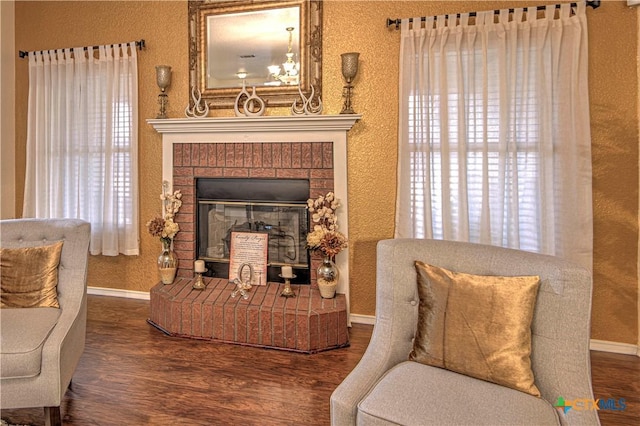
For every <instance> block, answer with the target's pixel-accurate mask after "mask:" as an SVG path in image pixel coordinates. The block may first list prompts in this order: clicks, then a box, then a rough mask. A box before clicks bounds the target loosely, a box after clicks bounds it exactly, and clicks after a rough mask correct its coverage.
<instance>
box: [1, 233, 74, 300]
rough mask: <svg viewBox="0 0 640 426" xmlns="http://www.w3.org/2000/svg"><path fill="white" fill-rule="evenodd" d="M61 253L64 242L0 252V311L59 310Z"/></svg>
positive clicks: (4, 249)
mask: <svg viewBox="0 0 640 426" xmlns="http://www.w3.org/2000/svg"><path fill="white" fill-rule="evenodd" d="M61 252H62V241H59V242H57V243H55V244H52V245H48V246H39V247H21V248H2V249H0V308H43V307H51V308H59V307H60V304H59V303H58V292H57V286H58V265H59V264H60V253H61Z"/></svg>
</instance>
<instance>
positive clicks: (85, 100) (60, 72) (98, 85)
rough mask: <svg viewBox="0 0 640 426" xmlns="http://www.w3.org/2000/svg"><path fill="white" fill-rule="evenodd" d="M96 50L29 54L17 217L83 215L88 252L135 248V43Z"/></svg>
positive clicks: (131, 252)
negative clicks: (21, 201)
mask: <svg viewBox="0 0 640 426" xmlns="http://www.w3.org/2000/svg"><path fill="white" fill-rule="evenodd" d="M97 50H98V51H97V52H95V53H94V49H93V48H91V47H90V48H88V50H87V51H86V52H85V51H84V50H83V48H74V49H64V50H62V49H60V50H56V51H48V52H30V53H29V111H28V130H27V167H26V177H25V194H24V207H23V216H24V217H38V218H54V217H57V218H79V219H84V220H86V221H88V222H90V223H91V243H90V247H89V250H90V252H91V254H103V255H108V256H116V255H118V254H126V255H136V254H138V251H139V243H138V70H137V56H136V46H135V42H132V43H128V44H121V45H115V46H99V47H98V48H97ZM96 58H97V59H96Z"/></svg>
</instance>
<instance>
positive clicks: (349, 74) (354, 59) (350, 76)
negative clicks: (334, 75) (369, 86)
mask: <svg viewBox="0 0 640 426" xmlns="http://www.w3.org/2000/svg"><path fill="white" fill-rule="evenodd" d="M340 56H341V57H342V76H343V77H344V79H345V80H346V82H347V85H346V86H344V87H343V91H342V96H343V97H344V105H343V106H342V111H340V114H355V112H354V111H353V108H352V107H351V90H352V89H353V85H352V84H351V82H352V81H353V80H354V79H355V78H356V75H357V74H358V57H359V56H360V53H358V52H349V53H343V54H342V55H340Z"/></svg>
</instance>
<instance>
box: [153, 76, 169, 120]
mask: <svg viewBox="0 0 640 426" xmlns="http://www.w3.org/2000/svg"><path fill="white" fill-rule="evenodd" d="M156 82H157V83H158V87H159V88H160V94H159V95H158V104H160V112H159V113H158V116H157V117H156V118H167V103H168V101H169V100H168V97H167V94H166V93H165V90H167V88H168V87H169V86H170V85H171V67H170V66H169V65H156Z"/></svg>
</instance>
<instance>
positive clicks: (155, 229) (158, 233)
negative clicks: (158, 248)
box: [146, 181, 182, 245]
mask: <svg viewBox="0 0 640 426" xmlns="http://www.w3.org/2000/svg"><path fill="white" fill-rule="evenodd" d="M168 187H169V183H168V182H166V181H165V182H163V183H162V194H160V200H162V204H163V207H164V216H163V217H155V218H153V219H151V220H150V221H149V222H147V225H146V226H147V229H148V230H149V234H151V235H152V236H154V237H160V241H161V242H162V243H163V245H167V244H171V242H172V241H173V238H174V237H175V236H176V234H177V233H178V231H180V227H179V226H178V224H177V223H175V222H174V221H173V218H174V217H175V215H176V213H178V210H180V206H182V193H181V192H180V190H179V189H178V190H176V191H174V192H173V193H168V190H167V189H168Z"/></svg>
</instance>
